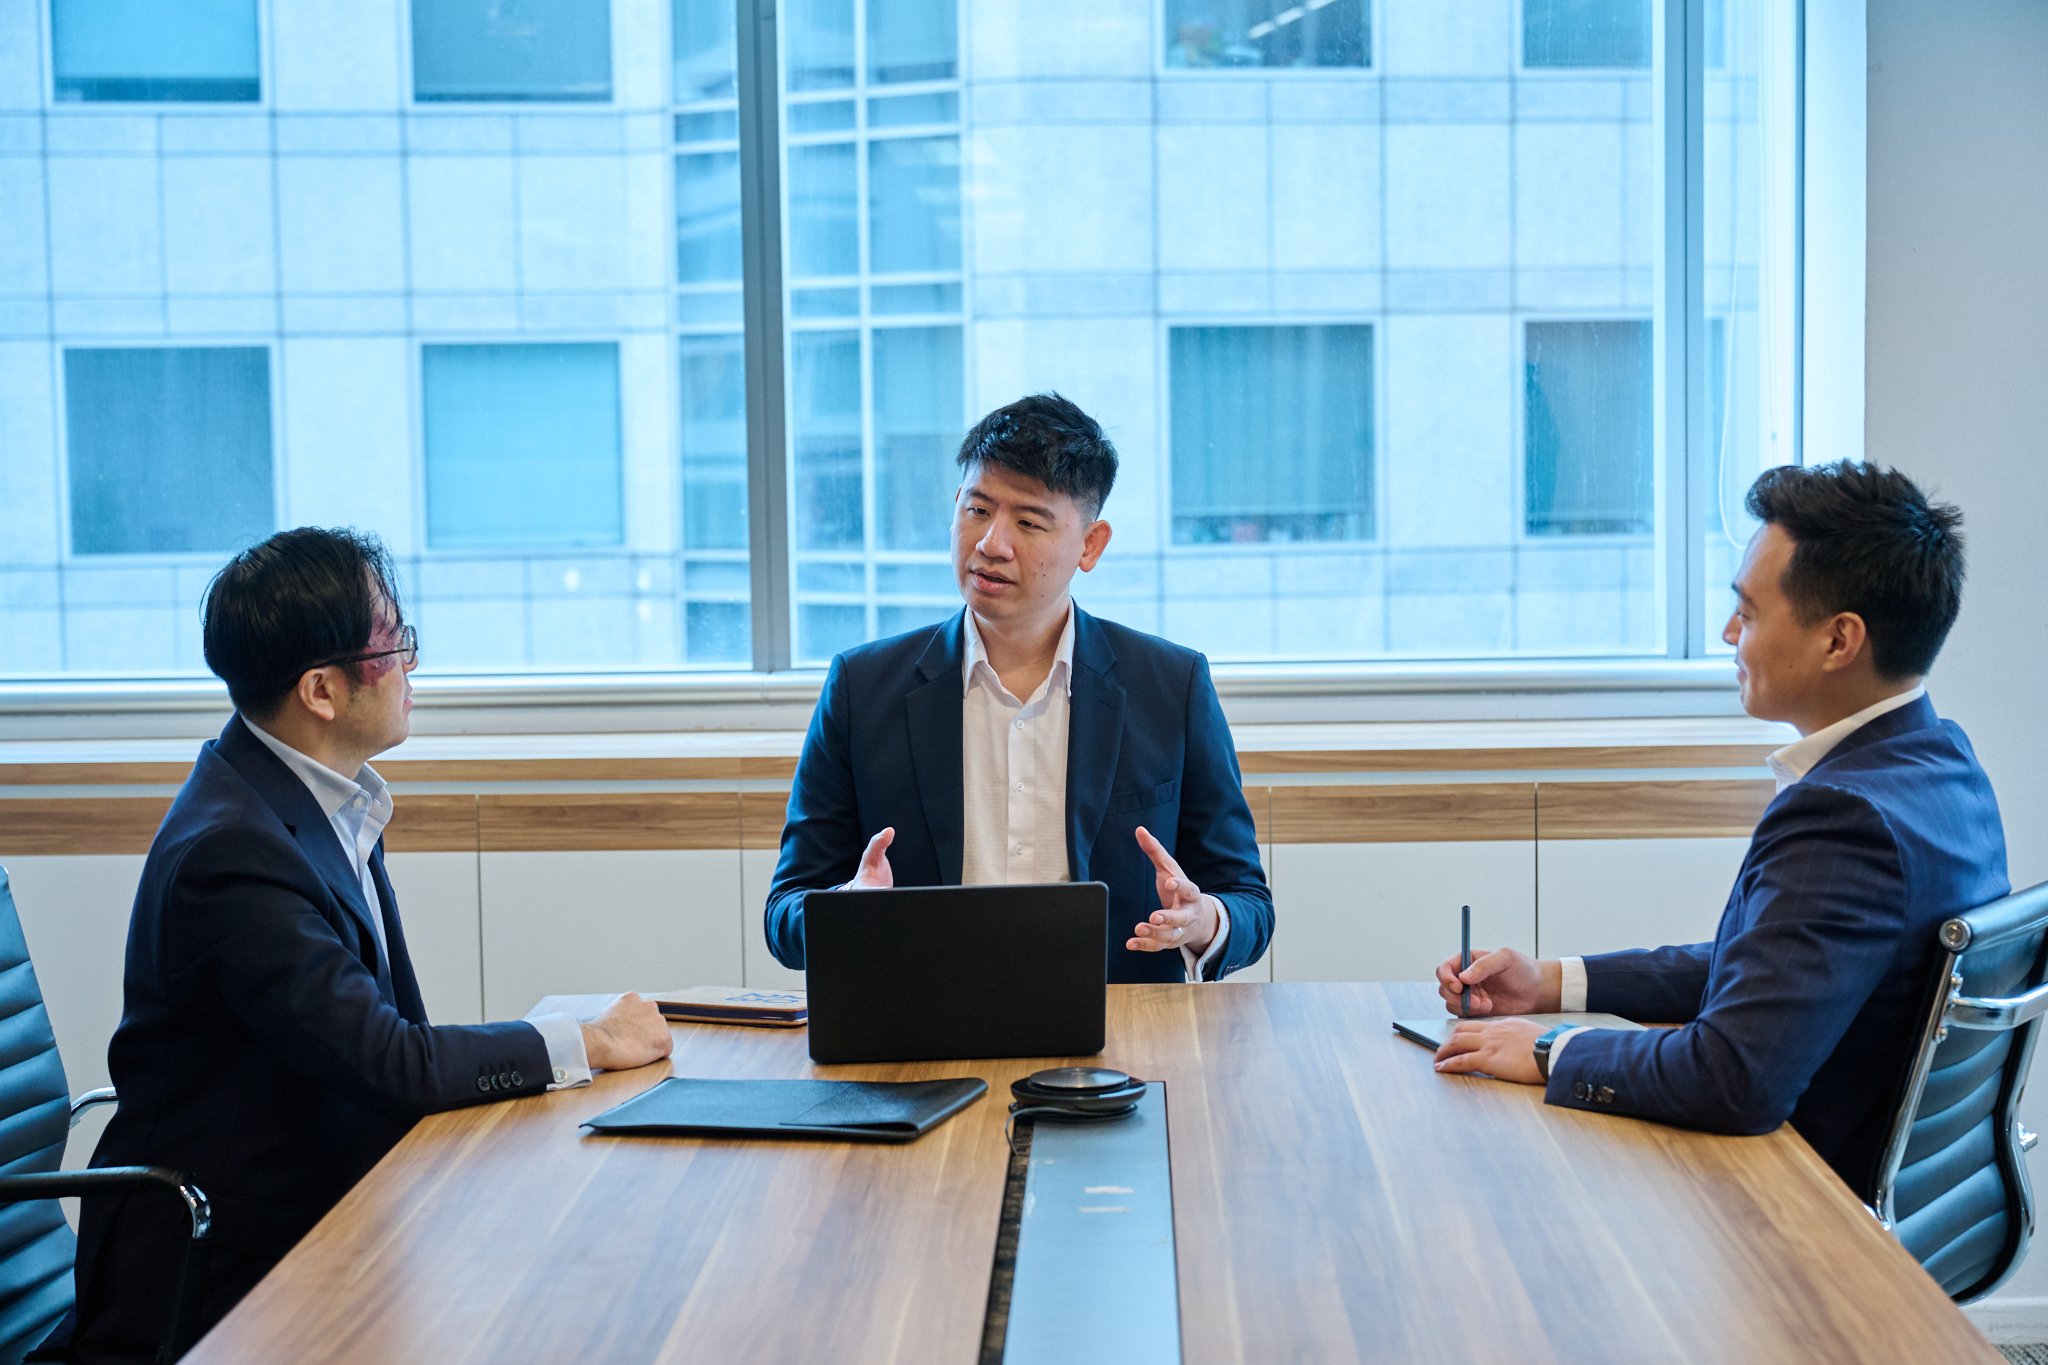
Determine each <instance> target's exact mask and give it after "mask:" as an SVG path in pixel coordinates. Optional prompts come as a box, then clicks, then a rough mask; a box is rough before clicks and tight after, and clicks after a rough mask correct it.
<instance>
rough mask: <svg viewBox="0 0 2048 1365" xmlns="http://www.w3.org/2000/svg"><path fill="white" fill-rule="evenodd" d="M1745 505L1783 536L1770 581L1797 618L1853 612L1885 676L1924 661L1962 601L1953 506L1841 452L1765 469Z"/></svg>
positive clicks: (1936, 649) (1923, 666)
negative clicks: (1783, 553) (1778, 579)
mask: <svg viewBox="0 0 2048 1365" xmlns="http://www.w3.org/2000/svg"><path fill="white" fill-rule="evenodd" d="M1747 505H1748V507H1749V513H1750V515H1751V516H1753V517H1755V518H1756V519H1757V520H1759V521H1762V522H1765V523H1767V524H1769V525H1772V526H1775V527H1777V528H1778V529H1779V530H1781V531H1783V532H1784V533H1785V534H1786V535H1787V536H1789V537H1790V538H1791V540H1792V561H1791V563H1790V564H1789V565H1787V566H1786V569H1785V577H1784V581H1783V582H1782V583H1781V584H1780V585H1779V586H1780V587H1781V588H1782V589H1783V591H1784V593H1785V596H1786V597H1787V598H1789V599H1790V600H1791V602H1792V606H1793V608H1794V610H1796V611H1798V612H1799V614H1800V617H1801V619H1803V620H1806V621H1817V620H1819V619H1820V618H1821V617H1823V616H1832V615H1834V614H1835V613H1836V612H1841V611H1853V612H1855V613H1856V614H1857V615H1858V616H1860V617H1862V618H1863V625H1864V628H1865V630H1866V631H1867V632H1868V636H1869V640H1870V653H1871V658H1872V660H1873V662H1875V663H1876V665H1877V671H1878V673H1879V674H1880V675H1881V676H1883V677H1885V678H1887V679H1901V678H1910V677H1916V676H1919V675H1920V674H1924V673H1926V672H1927V671H1928V670H1929V669H1930V668H1932V667H1933V666H1934V656H1935V655H1936V654H1939V653H1940V652H1941V644H1942V641H1944V640H1946V639H1947V638H1948V632H1949V627H1950V626H1953V625H1954V624H1955V623H1956V613H1957V611H1959V610H1960V609H1961V607H1962V605H1963V533H1962V525H1963V514H1962V512H1961V511H1959V510H1958V509H1957V508H1956V507H1954V506H1953V505H1952V504H1949V503H1939V502H1935V503H1930V502H1929V501H1928V500H1927V496H1926V494H1924V493H1922V492H1921V491H1920V489H1919V488H1918V487H1917V486H1915V484H1914V483H1913V481H1912V480H1911V479H1909V478H1907V477H1906V476H1905V475H1904V474H1901V473H1900V472H1899V471H1898V470H1896V469H1882V468H1879V467H1878V466H1876V465H1868V464H1859V463H1856V462H1854V461H1850V460H1842V461H1839V462H1837V463H1835V464H1824V465H1816V466H1814V467H1813V468H1811V469H1801V468H1799V467H1798V466H1796V465H1781V466H1780V467H1778V468H1776V469H1766V470H1765V471H1764V472H1763V473H1762V474H1761V475H1759V476H1758V478H1757V481H1756V482H1755V483H1754V484H1752V485H1750V489H1749V497H1748V499H1747Z"/></svg>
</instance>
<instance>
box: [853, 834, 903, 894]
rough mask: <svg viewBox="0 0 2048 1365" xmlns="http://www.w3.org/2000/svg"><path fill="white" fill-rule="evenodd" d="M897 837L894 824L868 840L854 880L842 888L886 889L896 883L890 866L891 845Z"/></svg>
mask: <svg viewBox="0 0 2048 1365" xmlns="http://www.w3.org/2000/svg"><path fill="white" fill-rule="evenodd" d="M895 838H896V828H895V826H893V825H892V826H890V827H889V828H887V829H885V830H883V831H882V832H881V833H880V834H877V835H876V836H875V837H874V838H872V839H870V840H868V846H867V851H866V852H864V853H862V854H861V855H860V867H859V868H858V869H857V870H856V871H855V872H854V874H853V880H852V881H850V882H848V883H847V884H846V885H845V886H843V887H841V888H840V889H841V890H842V891H886V890H887V889H888V888H890V887H892V886H894V885H896V874H895V873H894V872H893V871H891V870H890V868H889V845H890V843H891V842H892V841H893V840H894V839H895Z"/></svg>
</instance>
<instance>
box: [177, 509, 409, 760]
mask: <svg viewBox="0 0 2048 1365" xmlns="http://www.w3.org/2000/svg"><path fill="white" fill-rule="evenodd" d="M380 598H381V599H382V600H383V601H384V602H386V603H388V604H390V610H391V613H392V617H393V622H392V623H393V624H394V625H396V624H399V623H400V622H401V621H402V620H403V617H402V615H401V614H400V613H399V608H398V593H397V591H396V590H395V589H394V588H393V587H392V574H391V557H390V555H389V554H388V553H387V552H386V551H385V549H384V546H383V543H382V542H381V541H379V540H378V539H377V538H376V537H375V536H370V535H363V534H361V533H359V532H356V531H352V530H325V529H323V528H321V527H318V526H301V527H299V528H298V529H297V530H295V531H279V532H278V533H277V534H276V535H274V536H272V537H271V538H270V539H268V540H266V541H264V542H263V543H262V544H260V545H252V546H251V547H249V548H248V549H246V550H244V551H242V552H241V553H240V554H238V555H236V556H235V557H234V558H233V559H231V560H229V561H228V562H227V566H226V567H225V568H223V569H222V570H221V571H220V572H219V573H217V574H215V575H214V576H213V581H212V582H211V583H208V584H207V585H206V603H205V606H204V608H203V609H202V610H203V624H202V626H201V630H200V634H201V640H202V642H203V645H204V648H205V652H206V666H207V667H208V668H210V669H212V670H213V671H214V672H215V673H216V674H218V675H219V676H220V679H221V681H222V682H224V683H226V684H227V685H228V697H229V698H230V699H231V700H232V701H233V702H234V703H235V709H236V710H238V711H241V712H242V713H243V714H245V715H249V716H253V717H255V718H257V719H259V720H261V719H265V718H267V717H269V716H272V715H275V714H276V713H277V709H278V707H279V706H281V705H282V704H283V702H284V699H285V698H286V697H287V696H289V695H290V694H291V690H292V689H293V688H294V687H296V686H298V682H299V677H300V675H302V674H303V673H305V671H306V670H307V669H309V668H315V667H318V666H319V665H321V664H323V663H326V662H327V661H329V660H332V659H337V658H340V657H342V656H344V655H348V654H358V653H362V652H363V651H365V650H367V649H368V648H369V647H370V637H371V635H372V634H374V633H375V631H376V629H377V605H378V601H379V599H380ZM348 676H349V678H350V679H351V680H352V681H354V682H358V683H360V682H361V681H362V680H363V678H362V672H361V668H360V666H359V665H356V664H350V665H348Z"/></svg>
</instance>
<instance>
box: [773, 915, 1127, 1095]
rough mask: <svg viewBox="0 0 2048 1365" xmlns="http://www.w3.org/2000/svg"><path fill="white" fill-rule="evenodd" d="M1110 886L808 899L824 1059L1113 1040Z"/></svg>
mask: <svg viewBox="0 0 2048 1365" xmlns="http://www.w3.org/2000/svg"><path fill="white" fill-rule="evenodd" d="M1108 916H1109V888H1108V887H1107V886H1105V885H1103V884H1102V883H1101V882H1053V883H1050V884H1047V885H1043V886H917V887H897V888H895V889H892V890H888V891H813V892H811V893H810V894H809V895H808V896H806V897H805V898H804V955H805V978H806V979H805V990H806V993H807V995H808V999H809V1003H810V1010H811V1025H810V1035H811V1060H812V1061H814V1062H921V1061H939V1060H942V1059H947V1058H955V1057H1069V1056H1082V1057H1085V1056H1092V1055H1094V1054H1095V1053H1098V1052H1100V1051H1102V1043H1103V1015H1104V1010H1105V1007H1106V1005H1107V1002H1108V996H1107V994H1106V990H1105V986H1106V983H1107V981H1108V940H1107V938H1106V936H1105V930H1104V925H1105V923H1106V922H1107V920H1108Z"/></svg>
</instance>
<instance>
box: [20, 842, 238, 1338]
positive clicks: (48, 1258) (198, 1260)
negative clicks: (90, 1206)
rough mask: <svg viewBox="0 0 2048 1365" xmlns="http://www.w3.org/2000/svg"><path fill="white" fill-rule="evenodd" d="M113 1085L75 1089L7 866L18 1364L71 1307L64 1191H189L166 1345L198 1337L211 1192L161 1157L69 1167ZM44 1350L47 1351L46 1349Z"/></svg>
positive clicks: (72, 1245) (70, 1242) (184, 1195)
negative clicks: (74, 1144) (66, 1160)
mask: <svg viewBox="0 0 2048 1365" xmlns="http://www.w3.org/2000/svg"><path fill="white" fill-rule="evenodd" d="M113 1099H114V1092H113V1091H112V1090H104V1089H103V1090H94V1091H90V1092H88V1093H86V1094H84V1095H81V1096H79V1098H78V1099H77V1100H76V1101H73V1100H72V1099H71V1097H70V1090H69V1088H68V1087H67V1085H66V1083H65V1080H64V1064H63V1062H61V1061H60V1060H58V1057H57V1039H56V1036H55V1035H54V1034H52V1033H51V1031H50V1016H49V1012H48V1011H47V1010H45V1009H44V1008H43V990H42V986H41V985H40V984H38V982H37V981H36V969H35V967H34V966H33V965H32V964H31V963H30V962H29V960H28V944H27V942H26V941H25V940H24V939H23V938H22V934H21V918H20V916H19V915H17V914H16V913H15V909H14V891H13V888H12V887H11V886H9V884H8V880H7V869H5V868H0V1363H4V1365H12V1362H15V1361H18V1360H20V1359H21V1358H22V1355H23V1353H24V1352H26V1351H29V1350H31V1349H32V1348H34V1347H35V1346H36V1345H37V1344H38V1343H39V1342H41V1341H42V1340H43V1338H44V1337H46V1336H48V1335H49V1333H50V1331H51V1329H52V1328H54V1327H55V1326H56V1325H57V1322H58V1320H59V1319H61V1318H62V1317H63V1316H64V1315H65V1314H66V1313H67V1312H69V1311H70V1309H71V1264H72V1260H73V1257H74V1256H75V1254H76V1252H77V1249H78V1243H77V1240H76V1238H74V1237H73V1235H72V1232H71V1226H70V1224H69V1223H67V1222H65V1220H64V1212H63V1210H62V1209H61V1208H60V1207H58V1204H57V1201H58V1200H59V1199H60V1198H68V1197H72V1196H77V1195H84V1194H104V1193H111V1192H115V1191H119V1190H134V1189H160V1190H163V1191H164V1192H165V1193H166V1194H169V1195H174V1196H176V1197H177V1198H179V1199H181V1200H183V1201H184V1204H185V1208H186V1212H187V1213H188V1214H189V1215H190V1217H191V1220H192V1240H191V1241H190V1242H188V1243H187V1244H186V1253H185V1264H184V1266H183V1268H182V1270H181V1271H180V1274H181V1276H182V1282H181V1284H180V1286H179V1296H178V1311H177V1315H176V1318H175V1320H174V1321H173V1323H172V1325H171V1331H170V1335H169V1336H168V1337H166V1338H165V1340H164V1343H163V1347H162V1349H161V1351H160V1352H159V1353H158V1356H157V1359H158V1360H160V1361H172V1360H176V1359H177V1358H178V1357H179V1356H180V1355H182V1354H183V1353H184V1350H185V1348H186V1347H187V1346H189V1345H191V1342H192V1324H193V1318H194V1316H195V1314H196V1312H197V1309H198V1303H197V1297H198V1296H197V1294H196V1293H194V1292H193V1291H195V1290H196V1289H197V1288H198V1286H199V1283H200V1277H201V1275H202V1273H203V1272H204V1269H205V1249H206V1247H207V1241H206V1236H207V1233H208V1231H209V1229H210V1225H211V1215H210V1213H209V1211H208V1209H207V1205H206V1196H205V1195H203V1194H201V1193H200V1192H199V1191H198V1190H197V1189H195V1188H193V1186H192V1185H191V1183H190V1182H189V1181H188V1180H187V1179H186V1178H185V1177H184V1176H182V1175H179V1174H177V1173H176V1172H174V1171H167V1170H164V1169H163V1168H161V1167H158V1166H110V1167H104V1168H102V1169H99V1170H93V1171H60V1170H58V1169H57V1163H58V1162H59V1161H60V1160H61V1159H62V1158H63V1156H64V1139H65V1135H66V1134H67V1133H69V1132H70V1130H71V1125H72V1124H74V1123H76V1122H77V1121H78V1116H79V1115H80V1114H82V1113H84V1112H85V1110H86V1109H88V1108H90V1107H91V1106H92V1105H95V1104H106V1103H112V1102H113ZM35 1358H36V1359H39V1360H40V1359H45V1358H54V1359H62V1357H61V1356H56V1357H44V1356H43V1355H41V1354H40V1353H39V1354H38V1355H37V1356H36V1357H35Z"/></svg>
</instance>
